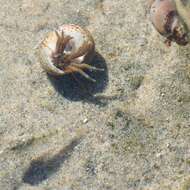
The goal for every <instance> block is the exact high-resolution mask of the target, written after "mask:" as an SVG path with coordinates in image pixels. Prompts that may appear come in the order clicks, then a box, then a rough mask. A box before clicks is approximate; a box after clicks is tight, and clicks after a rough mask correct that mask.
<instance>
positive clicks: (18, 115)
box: [0, 0, 190, 190]
mask: <svg viewBox="0 0 190 190" xmlns="http://www.w3.org/2000/svg"><path fill="white" fill-rule="evenodd" d="M0 2H1V6H0V56H1V59H0V101H1V104H0V190H188V189H190V47H189V46H186V47H179V46H177V45H176V44H174V43H173V44H172V46H171V47H170V48H168V47H166V45H165V44H164V43H163V41H164V39H163V38H162V37H161V36H160V35H159V34H158V33H157V32H156V31H155V30H154V28H153V26H152V25H151V23H150V20H149V12H148V7H147V1H146V0H136V1H132V0H8V1H5V0H1V1H0ZM65 23H75V24H79V25H81V26H84V27H86V28H87V29H88V30H89V31H90V32H91V33H92V35H93V37H94V39H95V42H96V49H97V52H98V53H97V55H96V57H95V59H94V61H93V63H92V64H94V65H96V66H97V67H103V68H105V72H89V75H91V76H92V77H94V78H95V79H96V80H97V82H96V83H94V84H93V83H91V82H89V81H87V80H86V79H84V78H82V77H81V76H79V75H75V77H76V78H77V79H78V80H77V81H78V82H76V80H74V78H73V77H72V76H65V77H63V78H61V79H59V80H58V79H54V78H52V77H49V76H47V75H46V73H45V72H44V71H43V70H42V68H41V67H40V64H39V62H38V57H37V55H36V49H35V48H36V46H37V44H38V43H39V42H40V41H41V40H42V39H43V37H44V36H45V35H46V34H47V33H48V32H49V31H51V30H54V29H56V28H57V27H58V26H60V25H61V24H65Z"/></svg>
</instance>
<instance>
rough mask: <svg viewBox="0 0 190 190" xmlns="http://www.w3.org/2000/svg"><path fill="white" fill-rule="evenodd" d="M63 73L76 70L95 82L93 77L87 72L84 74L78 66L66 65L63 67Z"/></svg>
mask: <svg viewBox="0 0 190 190" xmlns="http://www.w3.org/2000/svg"><path fill="white" fill-rule="evenodd" d="M64 72H65V73H73V72H77V73H80V74H81V75H82V76H83V77H85V78H86V79H88V80H90V81H92V82H96V80H95V79H93V78H91V77H90V76H89V75H88V74H86V73H85V72H84V71H83V70H81V69H80V68H77V67H74V66H71V65H69V66H68V67H66V68H65V70H64Z"/></svg>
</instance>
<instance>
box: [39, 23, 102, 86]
mask: <svg viewBox="0 0 190 190" xmlns="http://www.w3.org/2000/svg"><path fill="white" fill-rule="evenodd" d="M38 49H39V60H40V63H41V65H42V67H43V68H44V70H45V71H46V72H47V73H49V74H50V75H54V76H62V75H65V74H68V73H75V72H78V73H80V74H81V75H82V76H84V77H85V78H87V79H89V80H91V81H93V82H95V80H94V79H93V78H91V77H90V76H89V75H88V74H87V73H85V72H84V70H86V69H87V70H95V71H103V69H102V68H96V67H94V66H92V65H89V63H90V62H91V61H92V59H93V57H94V54H95V43H94V40H93V37H92V35H91V34H90V32H89V31H88V30H86V29H84V28H82V27H80V26H78V25H74V24H65V25H62V26H60V27H59V28H58V29H57V30H55V31H52V32H50V33H49V34H48V35H47V36H46V38H45V39H44V40H43V41H42V42H41V43H40V45H39V48H38Z"/></svg>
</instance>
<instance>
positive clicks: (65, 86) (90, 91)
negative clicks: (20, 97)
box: [48, 53, 108, 104]
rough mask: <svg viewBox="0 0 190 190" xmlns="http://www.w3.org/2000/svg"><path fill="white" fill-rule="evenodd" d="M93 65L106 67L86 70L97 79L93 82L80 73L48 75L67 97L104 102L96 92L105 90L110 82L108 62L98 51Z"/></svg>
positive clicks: (96, 102) (76, 99)
mask: <svg viewBox="0 0 190 190" xmlns="http://www.w3.org/2000/svg"><path fill="white" fill-rule="evenodd" d="M91 65H93V66H95V67H97V68H103V69H104V71H85V72H86V73H87V74H89V75H90V76H91V77H92V78H93V79H95V80H96V82H91V81H89V80H87V79H85V78H84V77H83V76H81V75H80V74H78V73H74V74H69V75H64V76H62V77H52V76H50V75H48V78H49V80H50V81H51V83H52V85H53V86H54V88H55V89H56V90H57V91H58V92H59V93H60V94H61V95H62V96H63V97H65V98H66V99H69V100H71V101H81V100H82V101H86V102H90V103H94V104H102V102H101V101H100V100H99V99H97V98H96V97H94V94H97V93H101V92H103V90H104V89H105V88H106V86H107V84H108V70H107V66H106V62H105V59H104V58H103V57H102V56H101V55H100V54H99V53H96V54H95V56H94V59H93V61H92V63H91Z"/></svg>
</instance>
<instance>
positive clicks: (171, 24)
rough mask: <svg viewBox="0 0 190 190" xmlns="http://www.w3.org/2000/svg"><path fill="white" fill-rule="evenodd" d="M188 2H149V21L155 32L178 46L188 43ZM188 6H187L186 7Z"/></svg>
mask: <svg viewBox="0 0 190 190" xmlns="http://www.w3.org/2000/svg"><path fill="white" fill-rule="evenodd" d="M189 1H190V0H149V4H150V19H151V21H152V23H153V25H154V27H155V28H156V30H157V31H158V32H159V33H160V34H161V35H163V36H165V37H166V44H168V45H170V43H171V42H172V41H174V42H176V43H177V44H178V45H183V46H184V45H186V44H187V43H189V30H190V2H189ZM187 5H188V6H187Z"/></svg>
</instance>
